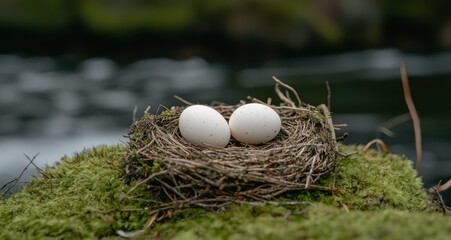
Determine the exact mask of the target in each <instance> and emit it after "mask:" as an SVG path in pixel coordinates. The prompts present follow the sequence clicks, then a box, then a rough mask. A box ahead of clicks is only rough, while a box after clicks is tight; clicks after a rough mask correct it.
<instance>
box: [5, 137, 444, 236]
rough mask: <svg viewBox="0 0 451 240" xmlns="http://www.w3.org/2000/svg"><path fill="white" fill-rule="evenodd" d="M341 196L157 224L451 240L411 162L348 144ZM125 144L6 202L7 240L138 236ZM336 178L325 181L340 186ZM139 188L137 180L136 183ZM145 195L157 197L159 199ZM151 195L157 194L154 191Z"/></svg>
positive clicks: (97, 152) (159, 228)
mask: <svg viewBox="0 0 451 240" xmlns="http://www.w3.org/2000/svg"><path fill="white" fill-rule="evenodd" d="M342 149H343V151H344V152H346V153H352V152H356V153H355V154H353V155H350V156H349V157H345V158H341V159H339V164H338V165H337V169H336V175H335V186H336V189H337V191H333V192H334V194H330V193H326V192H321V191H306V192H300V193H292V194H291V195H287V196H286V199H290V200H303V201H307V202H309V203H310V204H306V205H299V206H283V207H282V206H254V207H252V206H245V205H233V206H231V207H229V208H227V209H225V211H223V212H220V213H209V212H206V211H203V210H195V209H193V210H192V211H187V212H185V213H184V214H182V215H178V216H175V217H174V218H172V219H170V220H167V221H166V222H163V223H159V224H157V225H155V226H154V227H153V228H152V229H151V230H150V232H148V233H146V234H148V235H149V236H150V237H152V236H154V234H155V233H157V232H158V235H159V236H160V237H161V238H163V239H166V238H171V239H199V238H200V239H300V238H301V239H302V238H313V239H398V238H408V239H425V238H427V239H445V238H446V237H448V236H449V234H450V232H451V221H449V220H450V219H449V216H444V215H441V214H440V213H436V212H433V211H431V210H430V209H429V208H428V199H427V196H426V193H425V192H424V191H423V189H422V186H421V180H420V179H419V178H418V177H417V176H416V173H415V171H414V170H413V169H412V167H411V164H410V161H408V160H405V159H404V158H402V157H400V156H397V155H392V154H383V153H379V152H376V151H369V152H368V153H362V152H361V148H360V147H355V146H348V147H345V146H343V147H342ZM125 151H126V150H125V148H124V147H117V146H113V147H106V146H101V147H97V148H95V149H93V150H89V151H85V152H83V153H80V154H77V155H76V156H73V157H69V158H64V159H63V160H62V161H61V163H60V164H58V165H56V166H55V167H52V168H49V169H46V170H45V172H44V174H43V175H42V176H41V177H39V178H37V179H34V180H33V181H32V182H31V183H30V184H29V185H28V186H27V187H26V188H24V189H23V190H22V191H20V192H18V193H17V194H15V195H14V196H12V197H11V198H8V199H1V198H0V229H1V231H0V239H24V238H29V239H34V238H39V239H41V238H58V239H60V238H67V239H73V238H76V239H90V238H92V239H98V238H115V237H116V236H117V234H116V231H117V230H123V231H133V230H139V229H141V228H142V226H143V225H144V224H145V223H146V221H147V220H148V219H149V218H150V216H148V214H146V213H143V212H139V211H130V210H133V209H136V208H142V207H144V206H145V203H144V202H143V201H130V200H126V201H122V202H119V198H120V197H121V196H123V194H124V193H125V192H127V191H128V190H129V189H130V187H131V186H129V185H127V184H126V182H125V180H124V179H123V178H122V174H123V158H124V156H125V154H126V152H125ZM332 183H333V176H332V175H331V176H329V177H328V178H325V179H323V180H322V184H325V185H327V186H331V185H332ZM132 185H133V183H132ZM145 194H146V192H145V191H143V197H147V198H150V197H151V196H150V195H147V196H146V195H145ZM147 194H148V193H147Z"/></svg>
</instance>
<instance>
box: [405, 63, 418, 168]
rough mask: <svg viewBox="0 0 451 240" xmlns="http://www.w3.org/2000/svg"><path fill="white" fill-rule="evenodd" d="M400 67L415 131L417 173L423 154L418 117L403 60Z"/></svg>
mask: <svg viewBox="0 0 451 240" xmlns="http://www.w3.org/2000/svg"><path fill="white" fill-rule="evenodd" d="M400 68H401V81H402V88H403V90H404V98H405V100H406V104H407V108H408V109H409V112H410V115H411V116H412V122H413V130H414V133H415V146H416V152H417V161H416V162H415V169H416V170H417V173H419V172H420V168H421V159H422V154H423V151H422V147H421V126H420V117H418V113H417V110H416V108H415V104H414V103H413V100H412V95H411V93H410V87H409V80H408V78H407V71H406V66H405V65H404V62H403V61H401V64H400Z"/></svg>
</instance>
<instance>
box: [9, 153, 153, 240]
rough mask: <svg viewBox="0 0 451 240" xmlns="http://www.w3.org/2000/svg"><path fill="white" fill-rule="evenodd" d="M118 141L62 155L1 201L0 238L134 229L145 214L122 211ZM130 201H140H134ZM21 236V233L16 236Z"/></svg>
mask: <svg viewBox="0 0 451 240" xmlns="http://www.w3.org/2000/svg"><path fill="white" fill-rule="evenodd" d="M124 156H125V148H123V147H104V146H103V147H98V148H96V149H94V150H92V151H86V152H84V153H81V154H77V155H76V156H74V157H71V158H65V159H63V161H62V162H61V164H58V165H57V166H56V167H53V168H50V169H47V170H46V171H45V175H43V177H40V178H37V179H34V180H33V181H32V182H31V183H30V184H29V186H27V187H26V188H25V189H23V190H22V191H20V192H18V193H17V194H15V195H14V196H13V197H11V198H10V199H8V200H7V201H4V202H2V204H1V205H0V219H1V221H0V229H5V230H7V231H0V239H8V238H14V239H19V238H23V237H25V236H27V237H33V238H40V237H56V238H77V239H80V238H83V239H85V238H97V237H101V236H109V235H114V234H115V230H119V229H123V230H129V229H137V228H139V227H141V226H142V221H143V219H144V218H147V217H148V216H146V214H142V213H141V214H138V213H137V212H134V213H130V212H122V211H120V210H121V208H123V207H125V205H126V204H127V205H128V206H127V207H132V206H133V205H136V203H133V204H132V203H131V202H125V203H123V204H122V205H121V204H118V198H119V197H120V196H121V195H122V194H123V193H124V192H125V191H126V190H127V189H128V187H127V186H126V185H125V184H124V181H123V180H122V178H121V174H122V159H123V157H124ZM134 207H139V205H136V206H134ZM19 236H20V237H19Z"/></svg>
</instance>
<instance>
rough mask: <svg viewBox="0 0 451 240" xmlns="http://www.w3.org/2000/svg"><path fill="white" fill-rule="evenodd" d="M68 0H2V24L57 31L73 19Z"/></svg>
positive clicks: (0, 9)
mask: <svg viewBox="0 0 451 240" xmlns="http://www.w3.org/2000/svg"><path fill="white" fill-rule="evenodd" d="M68 3H69V1H68V0H41V1H34V0H2V1H0V26H8V27H17V28H22V29H26V30H33V31H57V30H60V29H62V28H64V27H66V26H67V25H68V24H69V23H70V21H71V20H72V15H73V12H72V11H73V9H69V8H68Z"/></svg>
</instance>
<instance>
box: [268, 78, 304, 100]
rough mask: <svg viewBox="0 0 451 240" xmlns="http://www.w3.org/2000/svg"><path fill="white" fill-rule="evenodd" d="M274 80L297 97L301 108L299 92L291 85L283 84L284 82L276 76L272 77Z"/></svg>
mask: <svg viewBox="0 0 451 240" xmlns="http://www.w3.org/2000/svg"><path fill="white" fill-rule="evenodd" d="M272 79H274V81H276V83H278V84H280V85H281V86H283V87H285V88H286V89H288V90H290V91H291V92H292V93H293V94H294V96H295V97H296V100H297V101H298V106H299V107H300V106H301V103H302V102H301V98H300V97H299V94H298V92H297V91H296V90H295V89H294V88H292V87H291V86H290V85H287V84H285V83H283V82H282V81H280V80H279V79H278V78H276V77H275V76H273V77H272Z"/></svg>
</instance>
